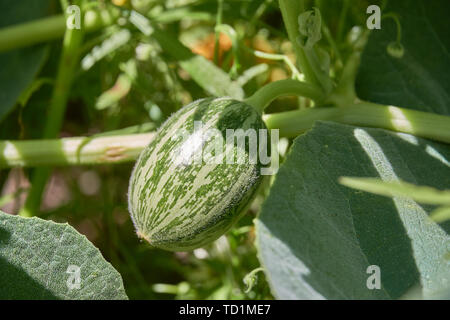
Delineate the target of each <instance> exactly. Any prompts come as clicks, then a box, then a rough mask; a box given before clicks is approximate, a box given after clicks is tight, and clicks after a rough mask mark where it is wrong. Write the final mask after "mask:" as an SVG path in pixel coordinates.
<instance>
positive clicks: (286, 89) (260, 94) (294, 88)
mask: <svg viewBox="0 0 450 320" xmlns="http://www.w3.org/2000/svg"><path fill="white" fill-rule="evenodd" d="M289 95H292V96H303V97H306V98H310V99H312V100H315V101H321V100H323V99H324V94H323V91H322V90H320V89H318V88H317V87H316V86H314V85H312V84H309V83H306V82H301V81H297V80H292V79H286V80H279V81H275V82H271V83H269V84H266V85H265V86H264V87H262V88H261V89H259V90H258V91H256V92H255V93H254V94H253V95H252V96H251V97H249V98H247V99H245V100H244V102H245V103H247V104H249V105H251V106H253V107H254V108H256V109H258V110H259V111H260V112H262V111H263V110H264V109H265V108H266V107H267V106H268V105H269V104H270V103H271V102H272V101H273V100H275V99H276V98H278V97H281V96H289Z"/></svg>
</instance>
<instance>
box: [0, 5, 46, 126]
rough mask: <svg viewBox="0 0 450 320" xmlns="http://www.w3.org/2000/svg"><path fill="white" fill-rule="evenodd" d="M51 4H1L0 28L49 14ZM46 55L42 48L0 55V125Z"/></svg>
mask: <svg viewBox="0 0 450 320" xmlns="http://www.w3.org/2000/svg"><path fill="white" fill-rule="evenodd" d="M50 3H51V1H50V0H28V1H15V0H7V1H1V2H0V28H3V27H6V26H9V25H14V24H19V23H23V22H27V21H30V20H34V19H37V18H40V17H43V16H45V15H47V14H48V12H49V7H50ZM46 54H47V47H46V46H44V45H38V46H33V47H29V48H23V49H18V50H13V51H9V52H3V53H0V70H1V72H0V88H1V89H0V121H1V120H2V119H3V118H4V117H5V115H6V114H8V112H10V111H11V109H12V108H13V107H14V105H15V104H16V101H17V99H18V98H19V96H20V94H21V93H22V91H24V90H25V89H27V88H28V87H29V86H30V85H31V83H32V81H33V79H34V77H35V76H36V74H37V73H38V71H39V70H40V68H41V66H42V64H43V62H44V60H45V57H46Z"/></svg>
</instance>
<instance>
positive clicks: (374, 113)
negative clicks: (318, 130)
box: [0, 103, 450, 169]
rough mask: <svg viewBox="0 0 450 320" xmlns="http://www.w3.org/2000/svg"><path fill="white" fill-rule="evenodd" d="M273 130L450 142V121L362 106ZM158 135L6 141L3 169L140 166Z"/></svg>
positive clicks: (271, 123) (284, 117) (277, 117)
mask: <svg viewBox="0 0 450 320" xmlns="http://www.w3.org/2000/svg"><path fill="white" fill-rule="evenodd" d="M263 120H264V121H265V123H266V125H267V127H268V128H269V129H279V130H280V136H282V137H296V136H298V135H299V134H302V133H304V132H306V131H307V130H309V129H311V128H312V126H313V125H314V123H315V122H316V121H321V120H322V121H334V122H338V123H343V124H349V125H355V126H362V127H375V128H384V129H388V130H392V131H396V132H403V133H409V134H413V135H416V136H419V137H423V138H428V139H432V140H436V141H440V142H445V143H450V130H448V128H449V127H450V117H448V116H441V115H437V114H433V113H427V112H422V111H415V110H409V109H403V108H398V107H393V106H383V105H378V104H373V103H359V104H355V105H352V106H349V107H347V108H338V107H330V108H309V109H303V110H296V111H288V112H281V113H275V114H268V115H264V116H263ZM153 136H154V133H141V134H127V135H114V136H102V137H91V138H88V137H74V138H64V139H51V140H28V141H26V140H25V141H0V169H1V168H10V167H35V166H50V165H51V166H55V165H91V164H102V163H118V162H126V161H134V160H135V159H136V158H137V156H138V155H139V154H140V152H141V151H142V150H143V149H144V148H145V147H146V146H147V145H148V143H149V142H150V141H151V139H152V138H153Z"/></svg>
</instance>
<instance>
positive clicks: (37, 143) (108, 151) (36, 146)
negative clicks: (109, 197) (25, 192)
mask: <svg viewBox="0 0 450 320" xmlns="http://www.w3.org/2000/svg"><path fill="white" fill-rule="evenodd" d="M154 135H155V134H154V133H153V132H150V133H139V134H129V135H120V136H101V137H72V138H64V139H49V140H21V141H0V169H1V168H11V167H39V166H63V165H92V164H101V163H119V162H126V161H134V160H136V158H137V157H138V155H139V153H140V152H141V151H142V150H143V149H144V148H145V147H146V146H147V145H148V144H149V143H150V141H151V140H152V139H153V136H154Z"/></svg>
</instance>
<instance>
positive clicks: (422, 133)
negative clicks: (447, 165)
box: [263, 102, 450, 143]
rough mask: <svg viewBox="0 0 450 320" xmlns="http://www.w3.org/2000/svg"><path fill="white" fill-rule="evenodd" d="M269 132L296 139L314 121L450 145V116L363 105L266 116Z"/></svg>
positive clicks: (371, 104) (364, 103)
mask: <svg viewBox="0 0 450 320" xmlns="http://www.w3.org/2000/svg"><path fill="white" fill-rule="evenodd" d="M263 119H264V121H265V123H266V125H267V127H268V128H269V129H274V128H277V129H280V135H281V136H285V137H296V136H298V135H299V134H301V133H304V132H305V131H307V130H309V129H310V128H311V127H312V125H313V124H314V122H315V121H318V120H327V121H334V122H338V123H343V124H349V125H355V126H362V127H375V128H383V129H387V130H392V131H396V132H403V133H408V134H412V135H416V136H419V137H423V138H428V139H432V140H436V141H440V142H445V143H450V130H449V128H450V117H448V116H442V115H438V114H434V113H428V112H422V111H416V110H410V109H404V108H398V107H394V106H383V105H379V104H375V103H369V102H362V103H358V104H354V105H351V106H349V107H347V108H337V107H330V108H310V109H303V110H296V111H288V112H282V113H275V114H269V115H264V116H263Z"/></svg>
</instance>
